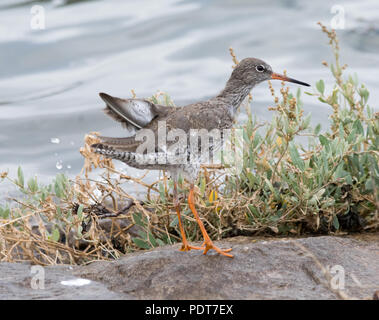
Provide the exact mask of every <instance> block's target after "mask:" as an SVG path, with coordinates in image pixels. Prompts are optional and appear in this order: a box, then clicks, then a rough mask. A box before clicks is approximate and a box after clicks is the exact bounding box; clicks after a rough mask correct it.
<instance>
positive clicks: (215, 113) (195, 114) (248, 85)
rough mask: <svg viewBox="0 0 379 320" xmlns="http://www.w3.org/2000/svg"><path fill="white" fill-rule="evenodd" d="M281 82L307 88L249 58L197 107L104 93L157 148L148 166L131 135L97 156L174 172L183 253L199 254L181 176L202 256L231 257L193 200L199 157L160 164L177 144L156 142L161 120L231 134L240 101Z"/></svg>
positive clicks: (101, 147)
mask: <svg viewBox="0 0 379 320" xmlns="http://www.w3.org/2000/svg"><path fill="white" fill-rule="evenodd" d="M269 79H279V80H283V81H290V82H294V83H298V84H302V85H306V86H308V84H306V83H304V82H300V81H298V80H294V79H291V78H288V77H286V76H282V75H279V74H276V73H273V72H272V69H271V67H270V66H269V65H268V64H267V63H265V62H264V61H262V60H260V59H256V58H246V59H244V60H242V61H241V62H240V63H239V64H238V65H237V66H236V68H235V69H234V70H233V72H232V74H231V76H230V78H229V80H228V82H227V83H226V86H225V88H224V90H222V91H221V92H220V94H219V95H217V96H216V97H214V98H211V99H209V100H206V101H201V102H197V103H193V104H190V105H187V106H184V107H181V108H177V107H166V106H161V105H156V104H153V103H152V102H150V101H147V100H142V99H120V98H115V97H112V96H110V95H107V94H105V93H100V97H101V98H102V99H103V100H104V101H105V103H106V108H105V112H106V113H107V114H108V115H109V116H111V117H112V118H113V119H115V120H116V121H118V122H121V123H122V124H123V126H125V127H127V128H129V129H135V130H137V132H138V130H141V129H150V130H151V131H152V132H153V133H154V136H155V146H156V147H155V148H154V149H153V151H152V152H150V153H149V154H147V156H148V157H149V160H150V161H149V163H145V162H143V161H141V154H138V153H137V152H136V151H137V148H138V147H139V146H141V143H142V141H137V139H136V136H135V135H133V136H131V137H127V138H113V137H100V139H101V143H99V144H95V145H93V146H92V147H93V149H94V151H95V152H96V153H99V154H103V155H105V156H106V157H109V158H113V159H117V160H120V161H123V162H125V163H126V164H127V165H129V166H132V167H135V168H139V169H158V170H160V169H163V170H167V171H169V172H170V174H171V176H172V178H173V179H174V201H175V207H176V210H177V213H178V219H179V227H180V231H181V234H182V238H183V247H182V250H185V251H188V250H190V249H200V248H199V247H193V246H191V245H189V244H188V242H187V240H186V237H185V233H184V229H183V227H182V224H181V220H180V212H179V202H178V200H177V191H176V181H177V179H178V177H179V175H183V176H184V177H185V178H186V179H187V180H189V182H190V183H191V190H190V194H189V198H188V200H189V204H190V208H191V210H192V212H193V213H194V215H195V217H196V219H197V221H198V224H199V226H200V229H201V231H202V233H203V236H204V246H202V247H201V248H204V253H206V252H207V251H208V250H209V249H214V250H216V251H217V252H218V253H220V254H223V255H225V256H229V257H232V256H231V255H230V254H228V253H227V252H229V251H230V250H221V249H219V248H217V247H215V246H214V245H213V243H212V241H211V240H210V238H209V236H208V234H207V232H206V231H205V228H204V226H203V224H202V222H201V220H200V218H199V217H198V214H197V212H196V209H195V207H194V201H193V183H194V180H195V179H196V177H197V174H198V171H199V168H200V164H201V160H202V159H200V158H196V159H195V160H194V161H192V162H188V161H183V163H175V164H173V163H164V164H162V163H158V162H159V161H158V158H159V156H160V155H161V154H162V153H165V152H166V155H167V151H166V150H167V149H168V148H169V147H170V146H171V145H173V144H174V143H175V142H174V141H167V148H166V149H161V148H159V145H158V143H157V139H158V137H157V136H158V134H157V133H158V125H159V124H160V123H162V122H163V121H164V122H165V123H166V131H167V132H170V131H171V130H174V129H181V130H183V131H184V132H185V133H187V134H189V133H190V130H191V129H207V130H208V131H211V130H213V129H219V130H220V131H222V130H224V129H229V128H231V127H232V126H233V122H234V117H235V114H236V111H237V109H238V107H239V106H240V104H241V103H242V101H243V100H244V99H245V98H246V96H247V95H248V94H249V92H250V90H251V89H252V88H253V87H254V86H255V85H256V84H258V83H260V82H262V81H265V80H269ZM218 147H220V146H219V145H217V146H216V145H213V146H212V145H210V148H212V151H215V149H217V148H218ZM181 152H182V153H183V159H185V160H187V159H189V158H190V157H189V156H188V154H189V153H191V151H190V150H189V148H188V149H187V148H186V149H182V150H181Z"/></svg>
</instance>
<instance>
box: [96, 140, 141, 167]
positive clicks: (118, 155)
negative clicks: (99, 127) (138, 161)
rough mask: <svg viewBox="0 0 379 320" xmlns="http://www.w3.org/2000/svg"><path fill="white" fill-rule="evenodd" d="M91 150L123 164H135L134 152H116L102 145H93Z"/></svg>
mask: <svg viewBox="0 0 379 320" xmlns="http://www.w3.org/2000/svg"><path fill="white" fill-rule="evenodd" d="M91 148H92V150H93V152H95V153H98V154H101V155H103V156H105V157H106V158H111V159H116V160H120V161H122V162H125V163H131V162H135V153H134V152H129V151H120V150H116V149H114V148H112V147H110V146H107V145H105V144H102V143H95V144H93V145H91Z"/></svg>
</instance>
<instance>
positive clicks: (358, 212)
mask: <svg viewBox="0 0 379 320" xmlns="http://www.w3.org/2000/svg"><path fill="white" fill-rule="evenodd" d="M320 26H321V28H322V31H323V32H324V33H325V34H326V35H327V37H328V40H329V44H330V46H331V48H332V51H333V57H334V59H333V61H332V62H325V61H323V62H322V64H323V65H324V66H325V67H327V68H329V69H330V71H331V75H332V77H333V80H334V86H333V88H331V89H330V90H327V89H326V88H325V83H324V81H323V80H320V81H318V82H317V83H316V86H315V89H314V91H313V92H305V94H308V95H311V96H313V97H314V98H315V99H318V100H319V102H320V103H323V104H327V105H328V106H329V107H330V108H331V110H332V114H331V116H330V118H329V123H328V124H327V126H328V127H327V128H323V131H322V132H323V133H320V132H321V125H317V126H316V127H314V128H313V127H311V126H310V121H311V115H304V111H303V108H302V106H303V103H302V101H301V92H300V89H299V90H298V91H297V93H296V94H293V93H291V92H290V90H289V87H286V86H285V84H284V83H282V87H281V89H280V93H277V92H275V90H274V89H273V87H272V86H271V83H270V82H269V89H270V92H271V94H272V96H273V103H274V104H273V106H271V107H269V110H271V111H272V112H273V114H272V118H273V119H272V122H271V123H261V122H259V121H258V120H257V119H255V118H254V117H253V116H252V114H251V111H250V102H251V99H252V97H251V96H249V98H248V99H247V100H246V101H245V103H244V106H241V108H243V107H245V108H246V112H247V115H248V121H247V122H246V123H244V124H242V125H236V128H240V129H242V130H243V141H242V142H241V143H243V146H238V145H236V146H235V148H238V147H243V148H242V149H243V159H242V160H241V161H242V163H243V164H242V170H241V171H240V172H238V173H235V174H234V173H233V172H232V171H231V170H228V168H226V167H225V166H224V165H223V164H221V165H214V166H203V167H202V170H201V172H200V175H199V178H198V180H197V188H196V190H197V197H196V206H197V209H198V211H199V212H200V214H201V217H202V218H203V221H204V223H205V226H206V228H207V231H208V233H209V235H210V236H211V238H212V239H214V240H219V239H223V238H228V237H233V236H238V235H245V236H257V235H270V236H272V235H276V236H291V235H292V236H301V235H314V234H338V235H341V234H344V233H347V232H355V231H360V232H370V231H375V230H378V228H379V213H378V208H379V194H378V190H379V166H378V163H379V161H378V160H379V113H378V112H376V113H374V111H373V109H372V108H370V107H369V105H368V99H369V92H368V90H367V89H366V87H365V86H364V85H363V84H361V83H360V82H359V81H358V78H357V77H356V76H351V75H345V70H346V68H347V65H344V64H342V63H341V62H340V52H339V42H338V39H337V36H336V32H335V31H334V30H328V29H327V28H326V27H325V26H323V25H321V24H320ZM230 51H231V55H232V58H233V62H234V63H235V64H237V63H238V60H237V58H236V55H235V54H234V52H233V49H230ZM133 95H134V93H133ZM151 99H152V101H153V102H155V103H160V104H165V105H169V106H170V105H171V106H172V105H173V102H172V100H171V99H170V97H169V96H168V95H167V94H165V93H162V92H159V93H157V94H156V95H154V96H153V97H152V98H151ZM299 137H302V138H303V139H304V138H307V139H308V142H307V145H306V146H304V145H301V144H300V143H299V142H298V140H299V139H298V138H299ZM96 142H98V139H97V133H91V134H88V135H86V137H85V145H84V147H82V148H81V149H80V152H81V154H82V156H83V157H84V167H83V170H82V172H81V173H80V174H79V175H78V176H77V177H76V179H75V180H72V181H71V180H69V179H68V178H67V177H66V176H65V175H63V174H58V175H57V176H56V177H55V179H54V181H53V183H51V184H49V185H41V184H39V183H38V181H37V177H35V178H30V179H29V180H27V181H26V180H25V178H24V173H23V171H22V169H21V168H19V169H18V173H17V178H14V179H12V178H10V177H9V175H8V172H0V182H1V181H2V180H4V179H7V180H10V181H11V182H12V183H14V185H16V186H17V187H18V189H19V190H20V191H21V193H22V195H21V196H20V197H18V198H12V199H9V201H8V203H7V205H5V206H4V207H0V261H7V262H17V261H31V262H32V263H35V264H40V265H54V264H84V263H89V262H91V261H95V260H113V259H117V258H119V257H120V256H121V255H122V254H124V253H127V252H133V251H136V250H144V249H150V248H154V247H158V246H163V245H166V244H173V243H176V242H179V241H180V232H179V230H178V225H177V224H178V220H177V217H176V213H175V210H174V207H173V201H172V200H173V199H172V189H173V185H172V183H171V181H170V180H169V179H168V178H167V177H166V176H165V174H164V173H161V174H160V178H159V179H158V180H157V181H155V182H154V183H152V184H147V183H145V182H144V181H143V177H142V178H134V177H131V176H128V175H125V174H123V173H122V172H119V171H118V170H116V169H115V167H114V165H113V163H112V161H111V160H108V159H105V158H103V157H102V156H99V155H97V154H94V153H92V152H91V150H90V145H91V144H93V143H96ZM93 170H96V172H99V175H98V176H97V177H98V178H96V179H93V178H90V172H91V171H93ZM91 176H92V175H91ZM128 181H133V182H134V183H137V184H139V185H141V186H142V187H144V188H146V199H145V200H144V201H138V200H137V199H135V198H134V197H133V196H132V195H130V194H129V193H128V190H127V187H126V186H125V182H128ZM187 188H188V185H187V184H186V182H185V181H182V182H181V183H180V184H179V192H180V191H182V190H186V189H187ZM182 215H183V220H184V223H185V225H186V226H185V230H186V231H187V237H188V240H189V241H200V240H201V239H202V238H201V232H200V230H199V228H198V226H197V224H196V222H195V219H194V218H193V217H192V215H191V213H190V210H189V208H188V205H187V203H186V201H183V202H182Z"/></svg>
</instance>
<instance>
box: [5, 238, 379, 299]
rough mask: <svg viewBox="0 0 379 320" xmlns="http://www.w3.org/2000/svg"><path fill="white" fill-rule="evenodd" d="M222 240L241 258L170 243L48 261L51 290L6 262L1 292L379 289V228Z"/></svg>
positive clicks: (230, 294) (318, 295) (234, 295)
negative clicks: (81, 262) (78, 261)
mask: <svg viewBox="0 0 379 320" xmlns="http://www.w3.org/2000/svg"><path fill="white" fill-rule="evenodd" d="M217 244H218V245H219V246H220V247H223V248H227V247H233V254H234V256H235V258H234V259H229V258H226V257H221V256H218V255H217V254H214V253H208V255H206V256H204V255H203V254H201V252H199V251H190V252H187V253H186V252H180V251H178V248H179V245H174V246H166V247H161V248H157V249H154V250H152V251H144V252H136V253H132V254H127V255H125V256H124V257H122V258H120V259H119V260H117V261H112V262H106V261H102V262H94V263H91V264H90V265H87V266H75V267H71V268H72V269H69V268H68V267H66V266H65V267H62V266H53V267H45V270H46V283H45V290H33V289H31V288H29V287H30V277H31V275H30V267H31V266H30V265H26V264H9V263H0V274H2V275H4V274H5V275H6V274H9V275H10V276H9V278H5V280H4V277H2V279H1V280H0V298H1V299H18V298H24V299H25V298H26V299H36V298H39V299H97V298H102V299H115V298H117V299H344V298H355V299H372V297H373V292H375V291H376V290H378V289H379V233H377V234H367V235H359V236H345V237H333V236H322V237H309V238H299V239H295V238H286V239H278V238H275V239H268V238H261V239H259V240H257V239H253V238H247V237H236V238H231V239H228V240H225V241H220V242H217ZM323 271H325V273H323ZM78 277H79V278H85V279H90V280H92V282H91V283H90V284H89V285H83V286H81V287H75V288H73V287H70V288H63V289H62V285H61V284H60V282H61V281H62V280H67V279H70V278H71V279H73V278H78ZM338 284H339V285H340V287H338ZM28 286H29V287H28ZM57 287H59V290H58V288H57ZM36 291H37V292H36ZM73 292H74V294H73Z"/></svg>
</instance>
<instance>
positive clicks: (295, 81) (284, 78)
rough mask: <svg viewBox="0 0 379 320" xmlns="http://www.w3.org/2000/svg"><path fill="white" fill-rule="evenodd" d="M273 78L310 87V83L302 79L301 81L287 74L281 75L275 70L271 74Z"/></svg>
mask: <svg viewBox="0 0 379 320" xmlns="http://www.w3.org/2000/svg"><path fill="white" fill-rule="evenodd" d="M271 79H276V80H282V81H288V82H293V83H297V84H301V85H302V86H307V87H310V85H309V84H308V83H305V82H302V81H299V80H296V79H292V78H288V77H286V76H283V75H281V74H279V73H275V72H273V73H272V74H271Z"/></svg>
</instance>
